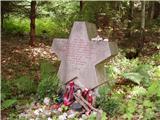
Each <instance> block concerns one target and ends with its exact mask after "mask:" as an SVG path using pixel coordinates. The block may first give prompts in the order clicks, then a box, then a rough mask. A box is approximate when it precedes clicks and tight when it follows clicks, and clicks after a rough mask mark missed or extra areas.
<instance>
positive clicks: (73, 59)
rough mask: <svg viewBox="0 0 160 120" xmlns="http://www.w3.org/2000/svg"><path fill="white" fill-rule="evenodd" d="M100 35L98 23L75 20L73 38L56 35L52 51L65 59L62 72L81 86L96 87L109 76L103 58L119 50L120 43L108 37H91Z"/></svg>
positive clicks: (63, 79)
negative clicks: (107, 39)
mask: <svg viewBox="0 0 160 120" xmlns="http://www.w3.org/2000/svg"><path fill="white" fill-rule="evenodd" d="M96 36H97V31H96V26H95V25H94V24H92V23H88V22H74V24H73V27H72V30H71V34H70V36H69V39H59V38H58V39H54V40H53V43H52V51H53V52H54V53H56V54H57V55H58V57H59V58H60V60H61V64H60V67H59V71H58V75H59V77H60V80H61V81H63V82H67V81H69V80H71V79H72V78H74V77H76V76H77V77H78V78H77V79H76V80H75V82H76V84H78V85H79V86H80V87H82V88H83V87H87V88H92V87H94V86H96V85H98V84H99V83H100V82H101V81H104V80H105V79H106V76H105V72H104V64H103V62H104V61H105V60H106V59H108V58H109V57H111V56H113V55H116V54H117V51H118V50H117V45H116V44H115V43H113V42H107V41H91V39H92V38H95V37H96Z"/></svg>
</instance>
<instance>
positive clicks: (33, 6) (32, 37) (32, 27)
mask: <svg viewBox="0 0 160 120" xmlns="http://www.w3.org/2000/svg"><path fill="white" fill-rule="evenodd" d="M35 18H36V1H31V11H30V20H31V22H30V41H29V44H30V45H31V46H34V42H35Z"/></svg>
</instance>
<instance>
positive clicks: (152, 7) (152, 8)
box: [150, 1, 155, 20]
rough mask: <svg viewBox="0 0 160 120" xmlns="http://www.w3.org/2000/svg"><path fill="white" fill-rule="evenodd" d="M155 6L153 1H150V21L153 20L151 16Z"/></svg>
mask: <svg viewBox="0 0 160 120" xmlns="http://www.w3.org/2000/svg"><path fill="white" fill-rule="evenodd" d="M154 7H155V5H154V1H151V13H150V20H152V19H153V16H154V9H155V8H154Z"/></svg>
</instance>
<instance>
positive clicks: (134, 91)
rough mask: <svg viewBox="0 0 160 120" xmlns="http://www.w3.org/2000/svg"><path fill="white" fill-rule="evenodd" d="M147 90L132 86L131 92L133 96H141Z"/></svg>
mask: <svg viewBox="0 0 160 120" xmlns="http://www.w3.org/2000/svg"><path fill="white" fill-rule="evenodd" d="M146 93H147V91H146V89H145V88H143V87H139V86H135V87H133V88H132V91H131V94H132V95H133V96H143V95H146Z"/></svg>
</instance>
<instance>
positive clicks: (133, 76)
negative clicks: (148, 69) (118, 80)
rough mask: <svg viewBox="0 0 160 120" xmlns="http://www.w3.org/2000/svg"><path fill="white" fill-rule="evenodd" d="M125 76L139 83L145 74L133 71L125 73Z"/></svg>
mask: <svg viewBox="0 0 160 120" xmlns="http://www.w3.org/2000/svg"><path fill="white" fill-rule="evenodd" d="M123 77H124V78H126V79H128V80H131V81H132V82H134V83H137V84H140V82H141V81H142V79H143V76H142V75H141V74H139V73H133V72H130V73H124V74H123Z"/></svg>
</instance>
